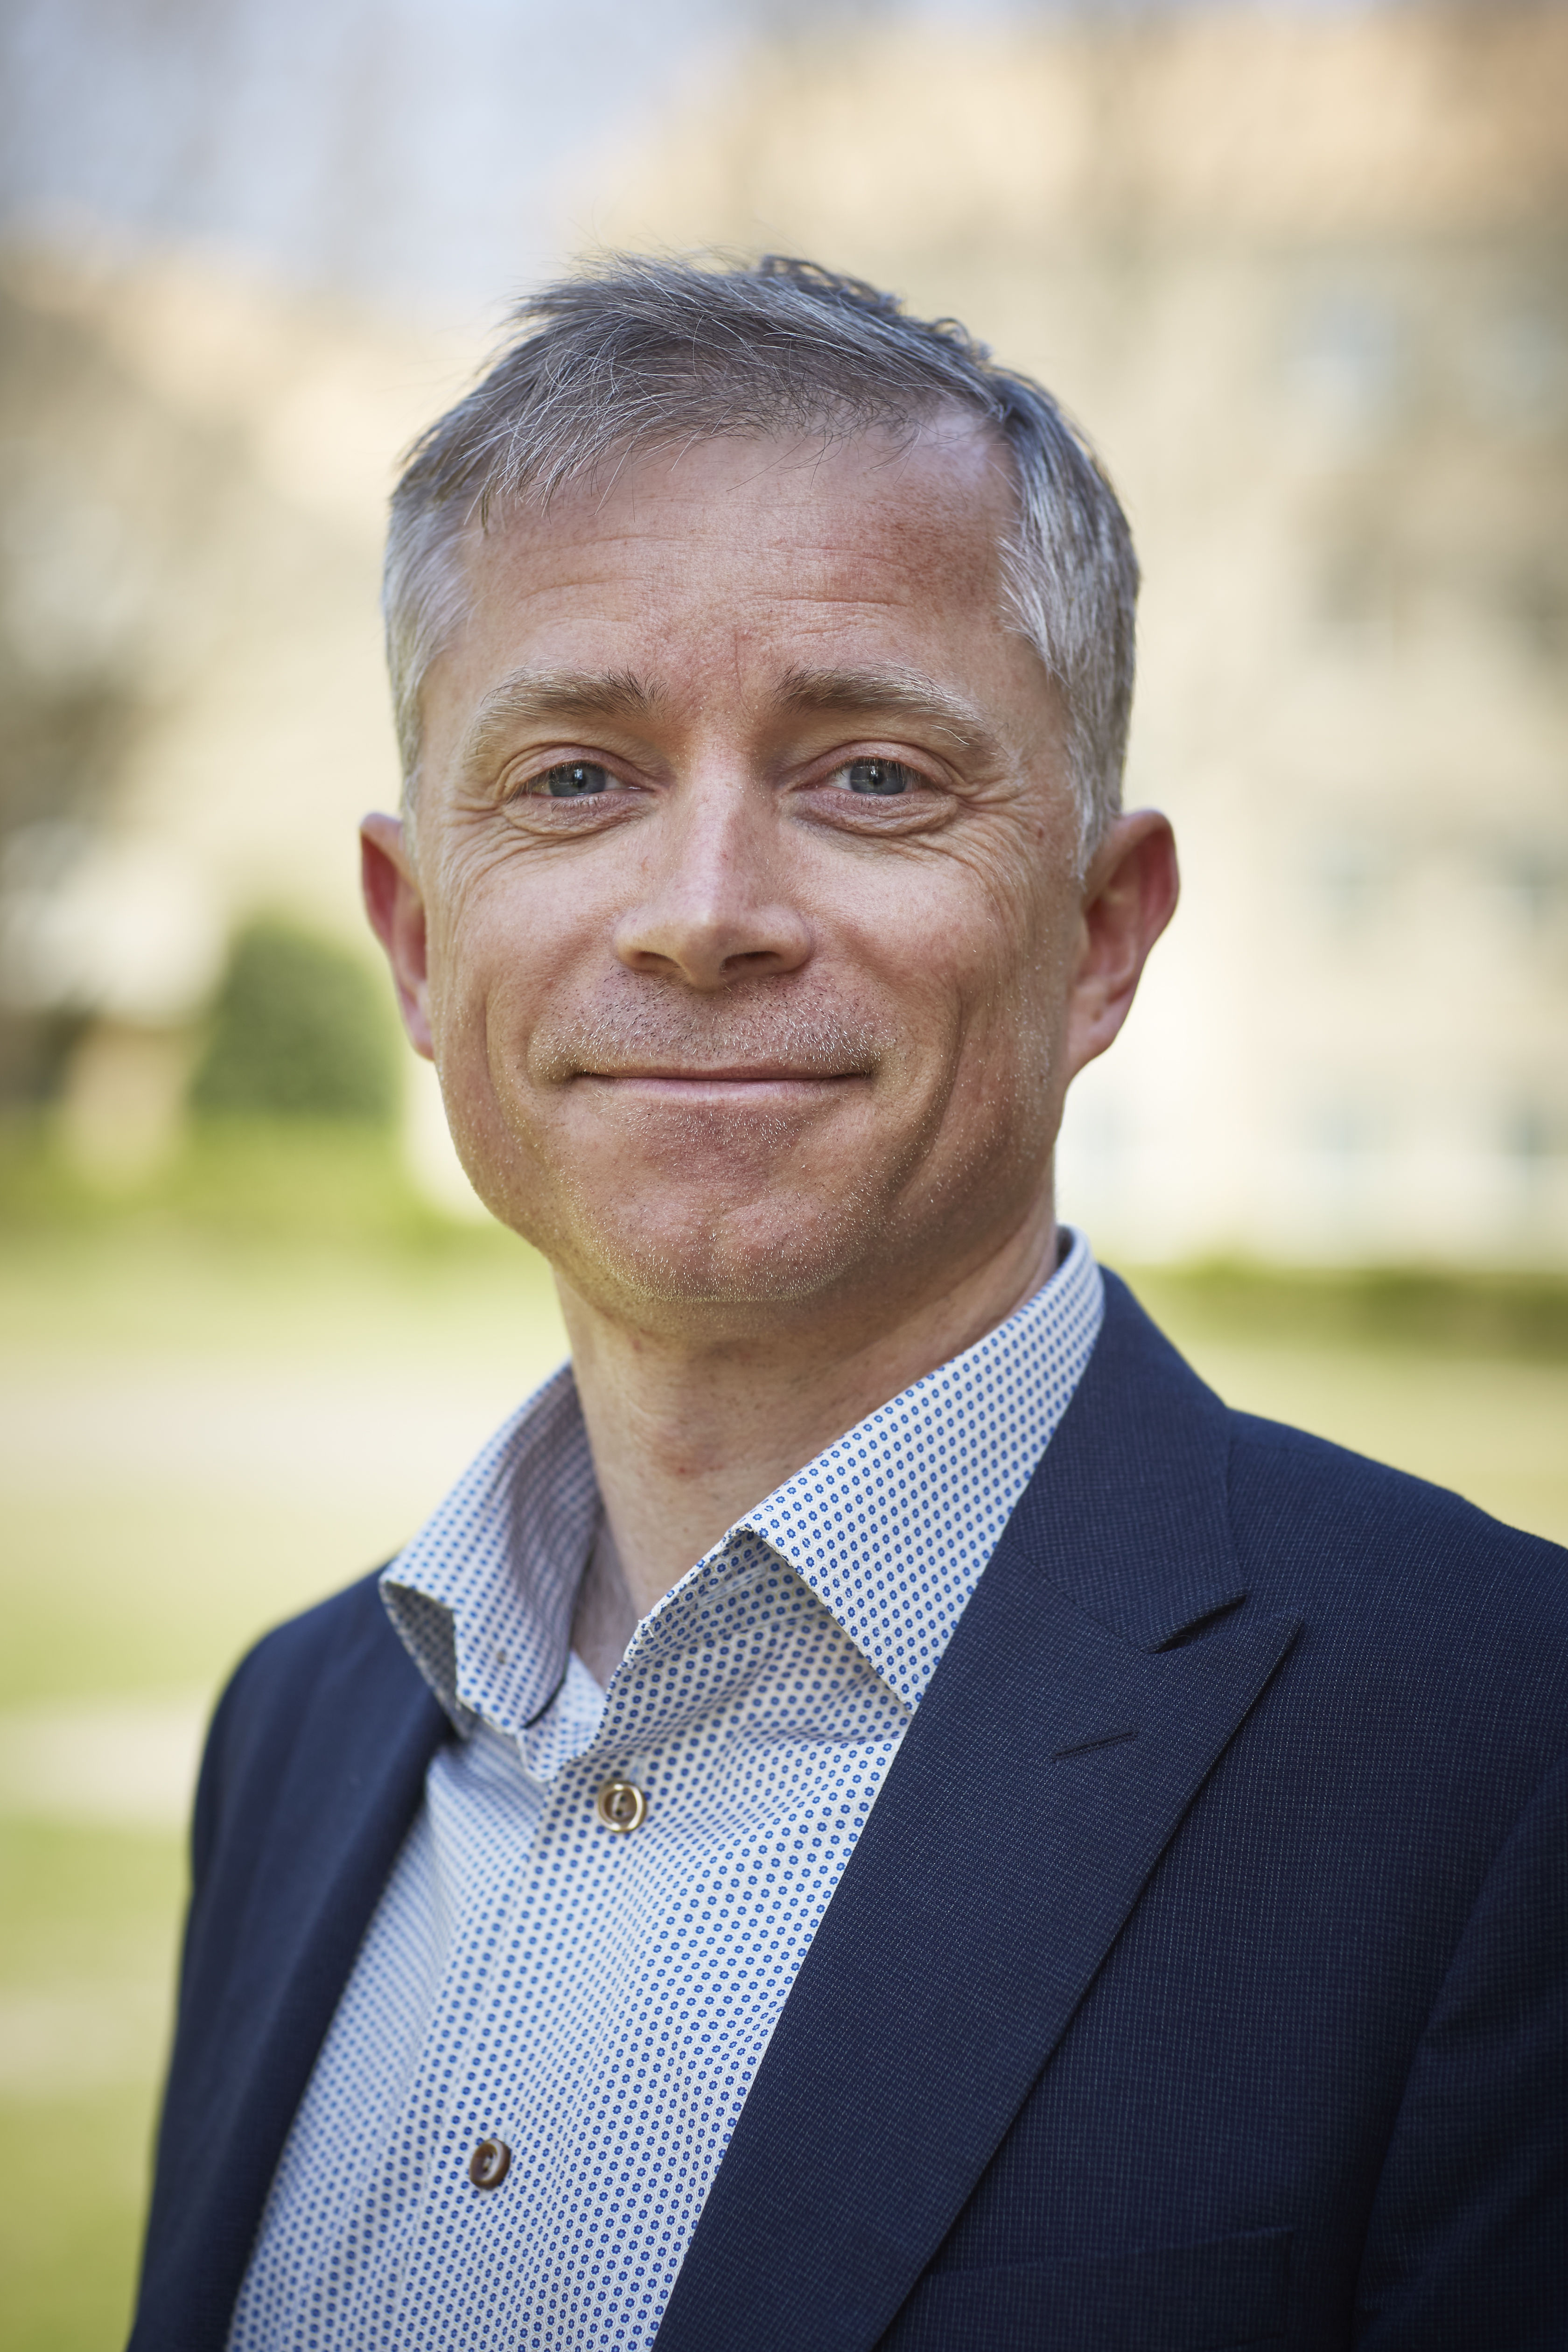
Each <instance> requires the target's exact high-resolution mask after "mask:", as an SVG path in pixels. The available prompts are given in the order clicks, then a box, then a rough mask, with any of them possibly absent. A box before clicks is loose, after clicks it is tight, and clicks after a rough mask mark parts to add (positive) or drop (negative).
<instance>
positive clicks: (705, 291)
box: [383, 254, 1138, 860]
mask: <svg viewBox="0 0 1568 2352" xmlns="http://www.w3.org/2000/svg"><path fill="white" fill-rule="evenodd" d="M511 328H512V332H511V335H510V339H509V341H507V343H506V345H505V347H504V348H503V350H502V351H501V353H500V357H499V358H498V359H497V360H496V361H495V362H494V364H493V365H492V366H491V367H490V369H489V373H487V374H486V375H485V376H484V378H483V379H482V381H481V382H480V383H479V384H478V385H477V386H476V387H475V389H474V390H473V391H472V392H470V393H469V394H468V396H467V398H466V399H464V400H461V401H459V402H458V404H457V406H456V407H454V408H452V409H449V410H448V411H447V415H445V416H442V417H440V418H438V419H437V422H436V423H435V424H434V425H431V427H430V428H429V430H428V432H426V433H425V434H424V435H422V436H421V437H420V438H419V440H417V441H416V443H415V444H414V446H413V447H412V449H411V450H410V451H409V453H408V458H407V463H406V467H405V472H404V474H403V478H402V479H401V480H400V481H399V483H398V485H397V488H396V490H395V492H394V495H393V500H392V528H391V532H390V535H389V538H388V541H387V550H386V571H385V580H384V599H383V606H384V614H385V619H386V646H387V662H388V666H389V667H390V669H391V672H392V686H393V698H394V703H395V712H396V719H397V731H398V740H399V743H400V746H401V749H402V753H403V762H404V774H405V788H406V790H407V791H408V793H410V795H412V793H413V790H414V786H415V783H416V778H417V773H418V765H419V750H420V695H421V690H422V688H423V686H424V682H425V677H426V672H427V670H428V668H429V666H430V664H431V662H432V661H433V660H434V659H435V657H436V656H437V653H438V652H439V651H440V650H441V647H442V646H443V645H445V644H446V643H447V639H448V638H449V637H450V635H451V634H452V633H453V631H454V630H455V629H456V628H457V627H458V625H459V624H460V623H461V620H462V618H463V613H464V604H465V589H464V578H463V568H462V541H463V539H464V536H465V534H466V533H467V532H468V530H470V529H471V528H472V527H474V526H475V525H476V524H477V525H478V527H479V529H481V530H482V529H483V528H485V526H486V524H487V522H488V520H489V517H490V515H491V514H492V513H493V512H494V511H495V510H496V509H498V508H504V507H505V506H507V505H508V504H510V503H512V502H515V501H517V500H519V499H524V498H526V499H529V500H530V501H531V502H532V503H534V504H536V505H538V506H540V507H543V506H546V505H548V503H549V501H550V499H552V497H553V496H554V495H555V494H556V493H557V492H558V491H560V490H563V489H564V488H568V487H569V486H573V485H575V484H577V483H580V482H582V481H584V480H585V479H586V478H589V477H590V476H591V475H592V474H593V473H594V472H595V468H597V467H599V466H600V465H602V464H603V463H605V462H606V461H618V460H620V459H622V458H624V457H626V455H628V454H630V453H634V452H642V451H647V450H648V449H650V448H653V447H669V446H677V447H679V446H681V445H683V444H686V443H688V442H691V441H700V440H709V439H715V438H720V437H733V438H740V437H742V436H744V437H750V436H776V435H782V434H793V433H803V432H813V431H820V430H827V431H830V432H832V433H834V434H836V435H845V434H850V433H854V432H858V431H865V430H868V429H870V428H873V427H879V428H882V429H885V430H889V431H891V432H893V433H894V434H899V433H913V432H914V431H915V430H917V429H918V427H919V425H920V424H921V422H922V421H924V420H925V419H926V418H928V417H930V416H931V415H934V414H938V413H940V412H941V411H942V410H949V411H952V410H954V409H956V410H959V411H965V412H967V413H968V414H969V415H972V416H973V418H974V419H975V420H976V422H977V423H979V424H980V425H983V426H984V428H985V429H987V430H988V431H989V432H991V433H992V434H994V436H996V438H997V439H998V441H1000V442H1001V443H1002V444H1004V445H1005V446H1006V447H1007V448H1008V449H1010V450H1011V452H1012V455H1013V461H1014V464H1015V467H1016V472H1017V484H1018V513H1017V520H1016V523H1015V524H1014V526H1013V528H1012V530H1010V531H1009V533H1008V534H1007V537H1006V539H1005V541H1004V543H1003V547H1002V551H1001V552H1002V562H1003V578H1004V583H1005V600H1006V616H1007V618H1008V620H1009V622H1010V623H1011V625H1013V626H1014V627H1015V628H1016V629H1017V630H1018V631H1019V633H1020V634H1021V635H1023V636H1024V637H1026V639H1027V640H1028V642H1029V643H1030V644H1031V645H1032V646H1034V647H1035V649H1036V651H1037V653H1038V655H1039V656H1040V658H1041V660H1042V661H1043V662H1044V664H1045V666H1046V668H1047V671H1048V672H1049V673H1050V676H1051V677H1052V678H1053V679H1054V680H1055V681H1056V683H1057V686H1058V689H1059V691H1060V693H1061V697H1062V700H1063V704H1064V706H1065V709H1066V715H1067V723H1068V754H1069V758H1070V761H1071V766H1072V781H1073V785H1074V789H1075V792H1076V794H1077V798H1078V805H1079V855H1080V858H1083V859H1086V860H1087V858H1088V856H1089V855H1090V854H1091V853H1092V851H1093V849H1094V847H1095V845H1096V844H1097V843H1098V842H1099V840H1100V836H1101V835H1102V834H1103V832H1104V830H1105V827H1106V825H1107V824H1109V823H1110V819H1111V818H1112V816H1114V815H1115V814H1116V812H1117V810H1118V808H1119V807H1120V805H1121V771H1122V767H1123V763H1124V761H1125V759H1126V751H1127V726H1128V719H1129V716H1130V713H1131V700H1132V671H1133V607H1134V604H1135V602H1136V598H1137V594H1138V562H1137V558H1136V556H1135V555H1134V553H1133V551H1132V539H1131V532H1130V530H1129V529H1128V525H1127V518H1126V516H1125V515H1124V514H1123V512H1122V510H1121V505H1120V503H1119V501H1118V499H1117V497H1116V493H1115V491H1114V490H1113V489H1112V488H1111V487H1110V482H1109V481H1108V480H1107V478H1106V476H1105V474H1104V472H1103V471H1102V470H1101V467H1100V463H1099V460H1098V459H1097V458H1096V457H1095V455H1094V452H1093V450H1092V449H1091V448H1090V446H1089V443H1088V441H1087V440H1086V439H1085V437H1084V436H1083V435H1082V434H1081V433H1080V432H1079V430H1078V428H1077V426H1076V425H1073V424H1072V423H1071V422H1070V421H1069V420H1068V417H1067V416H1066V415H1064V414H1063V412H1062V410H1061V408H1060V407H1059V406H1058V404H1057V402H1056V401H1055V400H1053V399H1052V397H1051V395H1050V394H1049V393H1048V392H1046V391H1045V390H1043V389H1042V387H1041V386H1040V385H1039V384H1037V383H1034V382H1033V381H1032V380H1031V379H1030V378H1029V377H1027V376H1023V375H1015V374H1013V373H1010V372H1009V371H1008V370H1006V369H1005V368H1000V367H998V366H996V365H995V363H994V361H993V360H992V358H991V355H990V353H989V352H988V351H987V349H986V347H985V345H984V343H978V342H976V341H974V340H973V337H972V336H971V335H970V334H969V333H968V332H967V331H965V330H964V329H963V327H961V326H960V325H959V324H958V322H957V321H956V320H952V319H938V320H923V319H911V318H909V317H907V316H906V315H905V313H904V311H903V310H902V308H901V306H900V303H899V301H898V300H897V299H896V298H895V297H894V296H892V295H890V294H883V293H879V291H878V290H877V289H876V288H875V287H872V286H868V285H865V284H863V283H862V281H861V280H860V279H858V278H844V277H839V276H837V275H836V274H835V273H834V272H833V271H831V270H827V269H823V268H818V267H817V266H816V264H815V263H813V262H809V261H796V260H791V259H788V258H785V257H780V256H778V255H773V254H770V255H767V256H766V257H763V259H762V260H761V261H759V262H757V263H756V265H755V266H754V267H753V268H701V267H698V266H697V265H695V264H693V263H690V262H687V261H675V260H661V259H652V258H647V257H642V256H638V255H612V256H610V257H607V258H606V259H605V261H603V262H602V263H600V264H599V265H598V266H596V267H595V268H592V269H590V270H587V271H585V272H584V273H583V274H582V275H580V276H577V277H574V278H563V279H561V280H559V281H558V282H557V283H556V284H554V285H552V286H547V287H545V288H544V289H543V290H542V292H540V293H538V294H536V295H534V296H533V297H532V298H531V299H530V300H528V301H526V302H524V303H522V304H521V306H520V308H519V309H518V310H517V311H516V312H515V313H514V315H513V318H512V320H511Z"/></svg>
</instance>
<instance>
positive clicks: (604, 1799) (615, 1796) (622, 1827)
mask: <svg viewBox="0 0 1568 2352" xmlns="http://www.w3.org/2000/svg"><path fill="white" fill-rule="evenodd" d="M594 1811H595V1812H596V1813H597V1814H598V1816H599V1819H600V1820H601V1821H602V1822H604V1824H605V1828H606V1829H607V1830H614V1831H615V1832H616V1836H617V1837H625V1836H626V1834H627V1832H629V1831H631V1830H640V1829H641V1827H642V1825H643V1823H644V1822H646V1821H647V1798H646V1797H645V1796H644V1795H643V1792H642V1790H640V1789H639V1788H637V1786H636V1785H635V1783H634V1782H632V1781H630V1780H622V1778H621V1776H620V1774H619V1773H618V1772H617V1773H616V1776H615V1778H614V1779H613V1780H606V1781H605V1785H604V1787H603V1788H602V1789H601V1790H600V1791H599V1793H598V1795H597V1796H596V1797H595V1800H594Z"/></svg>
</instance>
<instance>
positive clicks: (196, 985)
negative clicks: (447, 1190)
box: [0, 244, 469, 1172]
mask: <svg viewBox="0 0 1568 2352" xmlns="http://www.w3.org/2000/svg"><path fill="white" fill-rule="evenodd" d="M468 356H469V355H468V354H467V353H464V354H463V355H462V362H461V364H459V363H458V361H457V360H456V359H455V357H454V354H453V353H452V352H450V351H447V350H445V349H443V348H442V347H441V346H439V345H438V344H437V343H436V342H434V341H432V340H430V339H429V338H427V337H416V336H415V335H412V334H401V335H400V334H399V333H397V332H396V331H394V330H392V329H390V328H388V327H386V326H384V324H379V323H377V324H373V323H371V322H370V321H368V320H365V319H363V318H361V317H359V316H357V315H356V314H354V313H353V310H350V309H349V308H347V307H346V306H345V305H344V304H342V302H341V301H329V300H326V299H306V298H303V297H301V296H299V295H297V294H291V293H289V292H287V291H285V290H283V289H279V287H277V286H276V285H274V284H269V283H268V281H267V280H266V279H264V278H253V277H249V276H247V275H246V274H244V273H242V272H240V271H238V270H237V269H235V268H222V269H220V268H217V267H216V265H215V264H214V263H213V262H211V261H210V260H209V261H205V262H199V261H197V260H195V259H194V258H190V257H185V258H179V257H167V256H165V257H141V258H137V257H133V256H131V255H127V254H125V253H123V252H121V253H116V252H115V251H113V250H112V248H110V249H107V250H106V249H102V248H100V249H99V250H98V251H97V252H96V253H94V252H92V251H90V250H89V249H86V248H81V249H78V250H75V251H71V250H69V249H68V248H65V247H59V246H55V247H37V246H21V245H15V244H14V245H13V246H12V247H10V248H9V249H7V250H6V251H5V253H4V255H3V256H0V512H3V519H4V520H3V533H0V688H3V690H4V694H5V710H6V725H5V733H4V741H3V749H0V1100H8V1101H10V1102H12V1103H16V1102H18V1101H26V1100H28V1099H37V1098H47V1097H56V1096H60V1095H62V1094H63V1097H64V1099H65V1104H66V1109H67V1117H68V1125H69V1129H70V1131H71V1133H72V1135H73V1137H74V1138H75V1139H76V1140H77V1141H78V1142H79V1144H80V1145H81V1147H82V1150H83V1153H84V1155H85V1157H86V1158H88V1159H89V1160H91V1161H93V1162H94V1163H95V1164H100V1165H101V1166H102V1167H104V1168H105V1170H110V1169H112V1168H113V1167H114V1166H115V1165H116V1164H119V1165H121V1166H122V1167H123V1168H124V1169H125V1170H126V1171H127V1172H132V1171H134V1170H135V1169H136V1168H137V1167H139V1166H140V1165H142V1164H143V1163H144V1162H146V1161H148V1160H153V1159H155V1158H156V1157H157V1155H158V1153H159V1151H160V1150H162V1149H163V1148H164V1146H165V1145H166V1144H167V1142H168V1140H169V1139H170V1137H171V1134H172V1132H173V1129H174V1125H175V1123H176V1122H177V1119H178V1117H179V1113H180V1108H181V1102H182V1097H183V1094H184V1085H185V1080H186V1077H187V1076H188V1073H189V1068H190V1066H191V1062H192V1057H193V1055H194V1052H195V1048H196V1045H197V1042H198V1041H197V1038H196V1035H195V1030H194V1027H193V1023H194V1019H195V1015H196V1014H198V1013H200V1011H201V1009H202V1007H203V1004H204V1003H205V1000H206V999H207V997H208V995H209V993H210V991H211V990H212V988H213V986H214V984H215V982H216V979H217V976H218V972H219V970H220V967H221V964H222V961H223V954H224V950H225V946H226V940H227V938H228V936H229V934H230V932H231V930H232V929H233V928H234V927H235V925H236V924H237V922H238V921H239V920H240V919H243V918H244V917H245V916H246V915H247V913H248V912H250V911H251V910H253V909H255V908H287V909H291V910H292V911H293V912H294V913H295V914H296V916H298V917H300V918H301V919H304V920H306V921H307V922H310V923H314V924H315V925H316V926H317V927H318V928H320V929H325V930H327V931H329V932H337V933H340V934H342V936H344V937H345V938H349V939H352V940H354V941H355V942H356V943H358V942H359V941H360V940H361V939H362V937H363V925H362V924H361V921H360V919H359V915H358V893H357V856H356V845H355V826H356V824H357V821H358V818H359V816H360V815H361V814H363V810H364V809H366V808H367V807H372V806H383V807H384V806H387V805H395V800H396V794H397V790H398V784H397V767H396V759H395V751H394V748H393V742H392V735H391V728H390V725H389V722H388V719H387V715H386V707H385V706H386V697H385V688H384V678H383V674H382V668H381V654H380V644H379V626H378V621H377V613H376V593H377V583H378V573H379V564H380V548H381V535H382V524H383V516H384V505H385V496H386V491H387V488H388V486H389V484H390V481H391V478H392V472H393V466H394V460H395V453H396V451H397V449H398V448H399V446H401V445H402V444H403V443H404V442H405V440H406V439H407V437H408V436H409V435H410V434H411V433H412V432H413V431H414V430H415V429H416V427H417V425H419V424H421V423H423V422H424V421H425V419H426V416H427V415H428V414H429V413H430V412H431V411H432V409H434V408H436V407H438V406H439V405H440V404H443V403H444V401H445V400H446V399H447V398H448V397H449V396H450V394H451V391H452V388H453V385H454V383H455V382H456V381H457V380H458V376H460V374H461V373H462V371H463V366H465V365H466V364H467V362H468ZM366 947H367V955H368V952H369V950H368V942H367V943H366Z"/></svg>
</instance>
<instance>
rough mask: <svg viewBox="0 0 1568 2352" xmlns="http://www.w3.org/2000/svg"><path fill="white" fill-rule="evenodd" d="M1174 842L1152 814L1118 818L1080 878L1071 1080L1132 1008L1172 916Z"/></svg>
mask: <svg viewBox="0 0 1568 2352" xmlns="http://www.w3.org/2000/svg"><path fill="white" fill-rule="evenodd" d="M1180 889H1181V877H1180V875H1179V873H1178V871H1177V868H1176V839H1175V835H1174V834H1173V832H1172V830H1171V826H1170V822H1169V820H1168V818H1165V817H1163V816H1162V815H1161V814H1160V813H1159V811H1158V810H1157V809H1140V810H1139V811H1138V813H1137V814H1136V815H1133V816H1121V817H1118V818H1117V819H1116V821H1115V823H1114V824H1112V825H1111V827H1110V831H1109V832H1108V833H1107V835H1106V836H1105V839H1104V840H1103V841H1102V842H1101V843H1100V847H1099V848H1098V850H1096V852H1095V854H1094V857H1093V860H1092V861H1091V863H1090V866H1089V873H1088V876H1087V877H1086V878H1085V881H1084V887H1083V898H1082V901H1081V921H1082V937H1081V939H1080V941H1079V957H1078V964H1077V968H1076V970H1075V971H1074V973H1073V978H1072V984H1071V987H1070V989H1069V991H1068V1019H1067V1063H1068V1076H1069V1077H1076V1076H1078V1074H1079V1070H1081V1069H1082V1068H1083V1066H1084V1064H1085V1063H1086V1062H1092V1061H1093V1060H1094V1058H1095V1056H1096V1055H1098V1054H1103V1053H1104V1051H1105V1049H1106V1047H1107V1046H1108V1045H1110V1043H1111V1042H1112V1040H1113V1039H1114V1037H1115V1035H1116V1033H1117V1031H1118V1030H1119V1029H1120V1028H1121V1024H1122V1023H1123V1022H1124V1021H1125V1020H1126V1018H1127V1015H1128V1013H1129V1012H1130V1011H1131V1005H1132V999H1133V997H1134V996H1135V995H1136V993H1137V990H1138V982H1139V981H1140V980H1141V979H1142V975H1143V966H1144V964H1145V963H1146V962H1147V961H1148V959H1149V950H1150V949H1151V948H1152V946H1153V944H1154V942H1155V940H1157V939H1158V938H1159V936H1160V934H1161V932H1162V931H1163V929H1164V928H1165V926H1166V924H1167V923H1168V922H1169V921H1170V919H1171V917H1172V916H1173V914H1174V913H1175V911H1176V898H1177V894H1178V893H1179V891H1180Z"/></svg>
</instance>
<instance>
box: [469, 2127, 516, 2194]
mask: <svg viewBox="0 0 1568 2352" xmlns="http://www.w3.org/2000/svg"><path fill="white" fill-rule="evenodd" d="M510 2170H511V2150H510V2147H508V2146H507V2144H506V2142H505V2140H504V2139H482V2140H480V2142H479V2146H478V2147H477V2148H475V2150H474V2152H473V2154H472V2156H470V2157H469V2158H468V2179H470V2180H471V2181H472V2182H473V2184H474V2187H475V2188H476V2189H499V2188H500V2185H501V2182H502V2181H503V2180H504V2179H506V2177H507V2174H508V2173H509V2172H510Z"/></svg>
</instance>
